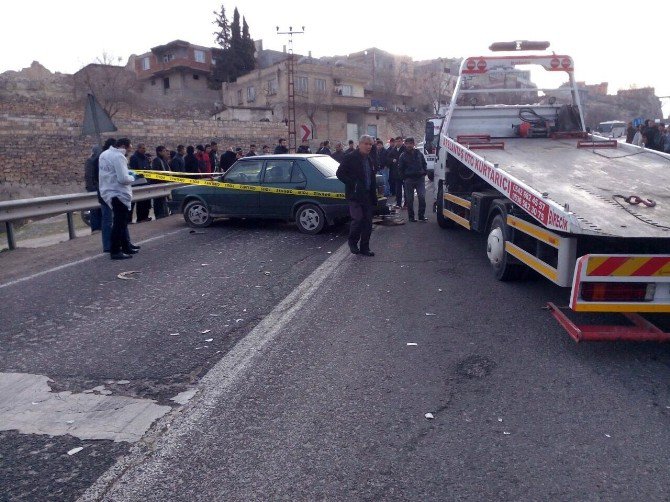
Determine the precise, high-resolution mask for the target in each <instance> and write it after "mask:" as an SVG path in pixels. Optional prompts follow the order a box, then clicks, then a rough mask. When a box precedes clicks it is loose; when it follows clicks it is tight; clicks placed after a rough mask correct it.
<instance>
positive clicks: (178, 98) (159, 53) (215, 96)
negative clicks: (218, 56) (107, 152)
mask: <svg viewBox="0 0 670 502" xmlns="http://www.w3.org/2000/svg"><path fill="white" fill-rule="evenodd" d="M214 51H216V49H215V48H210V47H203V46H200V45H193V44H191V43H189V42H186V41H184V40H173V41H172V42H169V43H167V44H164V45H159V46H156V47H153V48H152V49H151V51H150V52H146V53H144V54H140V55H139V56H131V60H130V61H129V65H130V66H131V67H132V68H133V69H134V71H135V74H136V75H137V78H138V80H139V82H140V86H139V93H140V94H141V96H142V97H144V98H147V99H150V100H152V101H156V102H159V103H161V104H171V103H174V104H177V105H188V104H194V105H195V104H197V105H210V106H211V107H212V108H214V104H215V103H216V102H217V101H218V100H219V99H220V98H219V92H220V91H218V90H216V89H212V88H211V87H210V86H209V79H210V77H211V76H212V71H213V68H214V64H215V62H214V58H213V53H214Z"/></svg>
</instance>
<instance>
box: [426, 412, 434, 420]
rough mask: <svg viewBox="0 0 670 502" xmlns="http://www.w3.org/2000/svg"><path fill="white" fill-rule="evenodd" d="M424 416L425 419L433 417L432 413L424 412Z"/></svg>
mask: <svg viewBox="0 0 670 502" xmlns="http://www.w3.org/2000/svg"><path fill="white" fill-rule="evenodd" d="M424 417H426V419H427V420H433V419H434V418H435V417H434V416H433V414H432V413H426V414H425V415H424Z"/></svg>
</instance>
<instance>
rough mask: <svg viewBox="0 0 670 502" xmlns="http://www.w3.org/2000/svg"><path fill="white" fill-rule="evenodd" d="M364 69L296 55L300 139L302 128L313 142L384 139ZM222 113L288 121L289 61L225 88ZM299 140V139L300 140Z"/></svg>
mask: <svg viewBox="0 0 670 502" xmlns="http://www.w3.org/2000/svg"><path fill="white" fill-rule="evenodd" d="M367 82H368V73H367V72H366V71H365V69H361V68H356V67H352V66H345V65H341V64H340V65H338V64H330V63H328V62H324V61H320V60H318V59H313V58H309V57H297V56H296V64H295V77H294V85H295V105H296V125H297V128H298V135H299V136H302V128H301V126H302V125H305V126H306V127H307V128H308V129H310V130H311V131H312V134H311V135H310V137H309V139H310V140H314V143H315V144H314V145H313V146H316V144H318V141H317V140H324V139H329V140H331V141H346V140H348V139H353V140H357V139H358V137H359V136H360V135H361V134H363V133H367V134H370V135H372V136H375V137H376V136H379V135H386V134H388V133H389V132H388V131H387V127H386V122H385V117H384V116H383V113H380V111H378V110H376V109H375V108H374V107H373V106H372V100H371V98H370V96H369V95H368V94H367V93H366V88H365V86H366V83H367ZM222 99H223V105H224V107H225V110H224V112H222V113H225V114H226V116H227V117H229V118H233V119H237V120H245V118H246V117H248V116H250V114H252V115H254V116H255V117H256V118H258V117H259V116H261V117H265V118H266V119H267V118H270V117H267V115H266V114H267V111H268V110H270V112H271V118H270V120H272V121H273V122H282V121H287V120H288V75H287V62H286V60H284V61H282V62H278V63H275V64H273V65H270V66H268V67H265V68H260V69H257V70H254V71H252V72H251V73H249V74H247V75H244V76H242V77H239V78H238V79H237V81H236V82H232V83H227V84H224V85H223V90H222ZM299 140H300V138H298V141H299Z"/></svg>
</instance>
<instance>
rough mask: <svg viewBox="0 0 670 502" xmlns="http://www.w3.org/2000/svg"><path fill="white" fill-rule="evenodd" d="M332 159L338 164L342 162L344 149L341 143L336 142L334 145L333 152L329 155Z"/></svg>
mask: <svg viewBox="0 0 670 502" xmlns="http://www.w3.org/2000/svg"><path fill="white" fill-rule="evenodd" d="M330 156H331V157H332V158H334V159H335V160H336V161H338V162H339V163H340V164H341V163H342V161H343V160H344V147H343V146H342V142H341V141H338V142H337V143H335V151H334V152H333V153H331V154H330Z"/></svg>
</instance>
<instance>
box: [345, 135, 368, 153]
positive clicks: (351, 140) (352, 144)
mask: <svg viewBox="0 0 670 502" xmlns="http://www.w3.org/2000/svg"><path fill="white" fill-rule="evenodd" d="M371 137H372V136H371ZM354 150H355V148H354V140H353V139H350V140H349V147H348V148H347V149H346V150H345V151H344V153H351V152H353V151H354Z"/></svg>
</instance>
